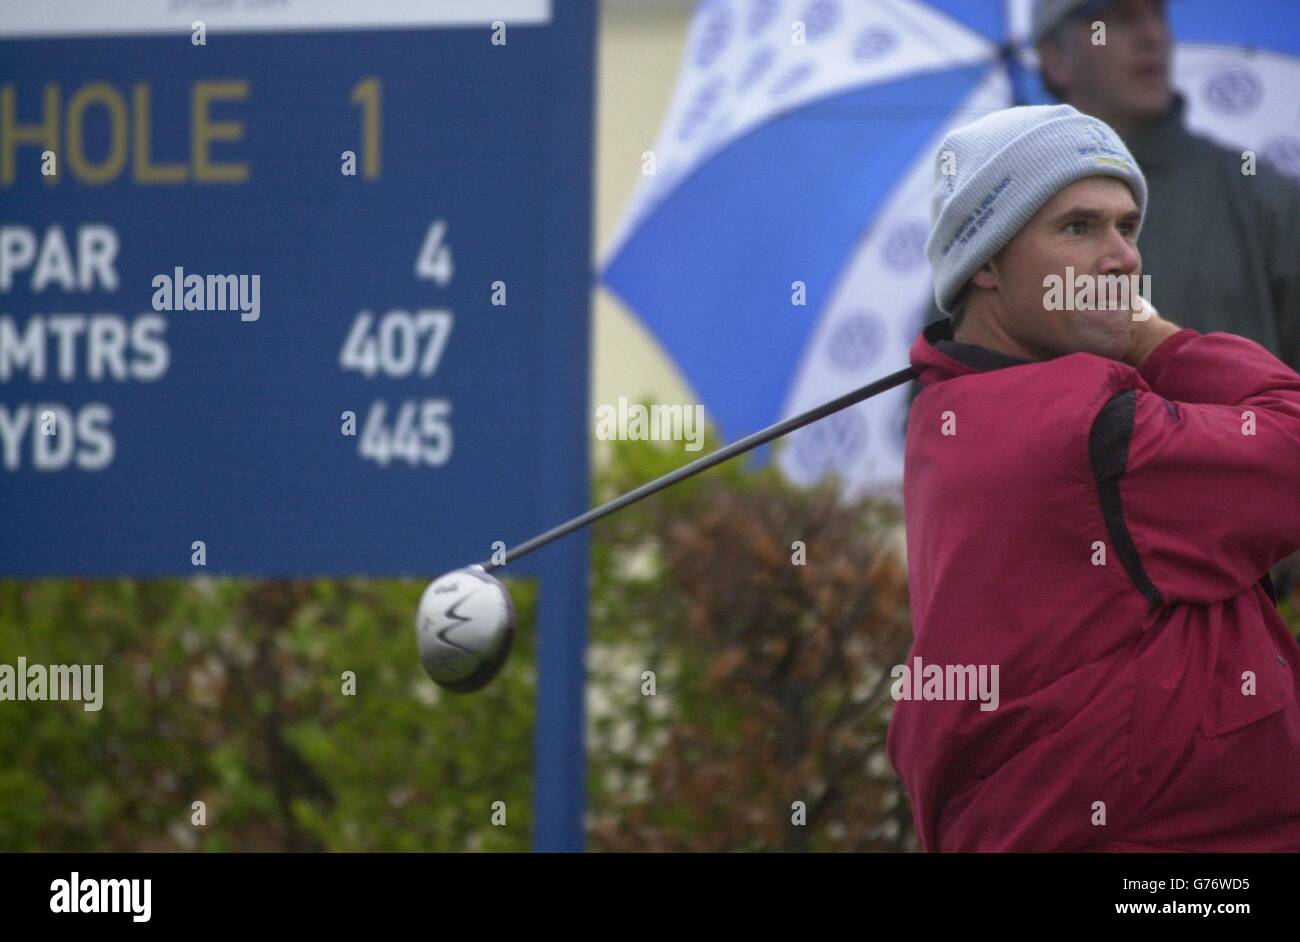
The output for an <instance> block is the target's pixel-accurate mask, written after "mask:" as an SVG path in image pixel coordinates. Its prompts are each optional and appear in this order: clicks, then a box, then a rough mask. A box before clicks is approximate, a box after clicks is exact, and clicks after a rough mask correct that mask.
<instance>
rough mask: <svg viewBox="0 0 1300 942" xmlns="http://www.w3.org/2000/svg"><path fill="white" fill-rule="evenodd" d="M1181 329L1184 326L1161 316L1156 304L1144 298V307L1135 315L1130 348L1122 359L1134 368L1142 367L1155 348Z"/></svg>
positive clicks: (1130, 336) (1129, 343)
mask: <svg viewBox="0 0 1300 942" xmlns="http://www.w3.org/2000/svg"><path fill="white" fill-rule="evenodd" d="M1148 315H1149V316H1148ZM1180 330H1182V328H1181V327H1179V326H1178V325H1177V324H1175V323H1173V322H1172V321H1167V320H1165V319H1164V318H1163V317H1161V316H1160V312H1159V311H1157V310H1156V306H1155V305H1154V304H1152V303H1151V302H1150V301H1145V300H1144V301H1143V302H1142V309H1141V310H1140V311H1138V312H1136V313H1135V314H1134V315H1133V332H1132V333H1131V334H1130V335H1129V342H1128V350H1127V351H1126V352H1125V353H1124V356H1122V357H1120V360H1121V361H1122V362H1124V363H1127V364H1128V365H1129V366H1131V367H1133V368H1134V369H1141V368H1142V364H1143V363H1145V362H1146V359H1147V357H1149V356H1150V355H1151V354H1152V352H1153V351H1154V350H1155V348H1156V347H1158V346H1160V345H1161V344H1162V343H1164V342H1165V341H1166V340H1168V339H1169V338H1170V337H1172V336H1173V335H1174V334H1176V333H1178V331H1180Z"/></svg>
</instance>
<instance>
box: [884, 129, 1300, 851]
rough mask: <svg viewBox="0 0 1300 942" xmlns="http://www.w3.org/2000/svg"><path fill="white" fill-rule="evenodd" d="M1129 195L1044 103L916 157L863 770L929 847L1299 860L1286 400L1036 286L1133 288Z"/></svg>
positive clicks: (1212, 341)
mask: <svg viewBox="0 0 1300 942" xmlns="http://www.w3.org/2000/svg"><path fill="white" fill-rule="evenodd" d="M1146 200H1147V188H1146V183H1145V180H1144V179H1143V176H1142V172H1141V170H1140V169H1139V168H1138V166H1137V164H1136V162H1135V161H1134V160H1133V158H1132V156H1131V155H1130V154H1129V152H1128V150H1127V149H1126V148H1125V146H1124V144H1123V143H1122V142H1121V140H1120V139H1119V137H1118V136H1116V134H1115V133H1114V131H1113V130H1112V129H1111V128H1110V127H1109V126H1107V125H1106V124H1104V123H1103V122H1101V121H1099V120H1097V119H1095V118H1091V117H1088V116H1086V115H1083V114H1081V113H1080V112H1078V111H1076V110H1075V109H1074V108H1072V107H1070V106H1068V105H1060V106H1054V107H1024V108H1012V109H1008V110H1006V111H1001V112H997V113H994V114H991V115H989V116H987V117H985V118H983V119H981V120H979V121H976V122H975V123H973V124H970V125H968V126H966V127H963V128H961V129H959V130H956V131H954V132H952V133H951V134H950V135H948V137H947V139H946V140H945V141H944V142H943V144H942V145H941V146H940V151H939V155H938V160H937V161H936V173H935V190H934V197H933V201H932V205H931V222H932V230H931V234H930V239H929V243H928V246H927V252H928V255H929V258H930V262H931V265H932V266H933V269H934V277H935V297H936V300H937V302H938V305H939V307H940V309H941V310H943V311H944V312H945V313H948V314H950V315H951V317H950V318H949V319H945V320H939V321H935V322H933V323H931V324H929V325H928V326H927V327H926V329H925V331H924V332H923V334H922V336H921V337H919V338H918V339H917V341H916V343H915V344H914V346H913V347H912V353H911V362H912V365H913V366H914V368H915V369H916V371H917V374H918V378H919V380H920V382H921V383H922V385H923V391H922V392H921V393H920V394H919V395H918V396H917V398H916V400H915V402H914V403H913V405H912V413H911V417H910V420H909V423H908V438H907V451H906V460H905V468H906V472H905V474H906V477H905V483H904V507H905V511H906V523H907V549H908V561H909V579H910V588H911V605H912V613H913V626H914V632H915V636H914V642H913V648H912V651H911V654H910V656H909V658H908V663H907V664H906V665H900V666H899V667H898V668H896V669H895V672H894V673H895V678H896V679H895V684H894V690H893V692H894V698H895V700H896V701H897V702H896V704H895V706H894V711H893V716H892V719H891V722H890V728H889V736H888V746H887V751H888V755H889V758H890V761H891V762H892V763H893V765H894V768H895V769H896V770H897V772H898V773H899V775H900V777H901V779H902V781H903V783H904V785H905V786H906V788H907V791H908V794H909V796H910V798H911V802H912V811H913V816H914V820H915V823H916V829H917V832H918V834H919V836H920V839H921V842H922V844H923V846H924V847H925V849H927V850H930V851H1102V850H1105V851H1297V850H1300V700H1298V698H1297V672H1298V671H1300V647H1297V644H1296V641H1295V639H1294V638H1293V637H1292V636H1291V635H1290V634H1289V632H1288V630H1287V628H1286V625H1285V623H1284V622H1283V621H1282V619H1281V617H1280V616H1279V615H1278V613H1277V610H1276V608H1275V605H1274V599H1273V598H1272V586H1271V584H1270V583H1269V582H1268V579H1267V572H1268V569H1269V567H1270V566H1271V565H1272V564H1274V563H1275V562H1277V561H1278V560H1279V559H1282V558H1283V557H1285V556H1287V555H1288V554H1290V553H1292V552H1294V551H1295V550H1297V549H1298V548H1300V375H1297V374H1296V373H1295V372H1294V371H1293V370H1292V369H1291V368H1289V367H1288V366H1286V365H1285V364H1283V363H1282V362H1281V361H1280V360H1278V359H1277V358H1276V357H1274V356H1273V355H1272V354H1271V353H1269V352H1268V351H1267V350H1265V349H1264V348H1263V347H1261V346H1259V345H1258V344H1256V343H1255V342H1253V341H1250V340H1246V339H1244V338H1240V337H1237V336H1233V335H1230V334H1226V333H1217V332H1216V333H1207V334H1201V333H1199V332H1197V331H1195V330H1191V329H1179V328H1178V327H1177V326H1176V325H1175V324H1173V323H1170V322H1169V321H1167V320H1165V319H1163V318H1162V317H1160V316H1159V315H1158V314H1156V313H1155V312H1154V309H1153V308H1150V306H1147V307H1146V308H1144V307H1143V305H1142V302H1141V301H1140V300H1138V299H1133V300H1131V301H1130V302H1129V303H1128V304H1126V305H1125V304H1112V305H1107V304H1104V303H1101V298H1102V295H1101V294H1099V293H1097V292H1086V291H1085V292H1083V293H1082V295H1081V297H1082V299H1083V300H1084V301H1085V302H1087V303H1083V304H1064V305H1063V304H1062V303H1060V300H1061V295H1060V292H1054V291H1053V290H1052V287H1051V286H1060V285H1062V284H1064V288H1065V291H1066V292H1067V293H1068V292H1070V291H1071V290H1072V289H1076V290H1077V288H1078V287H1079V286H1080V285H1083V286H1085V287H1086V286H1087V284H1088V280H1089V279H1097V280H1100V279H1102V278H1103V277H1104V276H1111V278H1112V279H1113V278H1114V276H1119V275H1122V276H1129V275H1139V274H1140V273H1141V265H1142V260H1141V256H1140V255H1139V253H1138V250H1137V247H1136V244H1137V237H1138V233H1139V231H1140V229H1141V225H1142V218H1143V214H1144V212H1145V208H1146ZM1070 269H1072V273H1071V272H1070V271H1069V270H1070ZM1116 280H1117V279H1116ZM1153 292H1154V295H1155V297H1156V298H1158V297H1159V294H1160V286H1159V285H1158V284H1157V285H1154V286H1153ZM1089 299H1091V300H1089ZM1074 300H1079V297H1075V298H1074ZM1108 307H1109V309H1107V308H1108ZM1070 308H1073V309H1070ZM1171 313H1172V314H1173V315H1174V316H1177V312H1171ZM976 677H980V678H983V679H986V680H987V678H992V680H993V683H994V685H995V687H996V689H995V691H994V695H993V696H992V697H991V698H989V697H983V698H980V700H979V701H977V700H976V699H975V690H976V686H977V685H976V683H975V678H976ZM980 686H981V688H982V687H983V685H980Z"/></svg>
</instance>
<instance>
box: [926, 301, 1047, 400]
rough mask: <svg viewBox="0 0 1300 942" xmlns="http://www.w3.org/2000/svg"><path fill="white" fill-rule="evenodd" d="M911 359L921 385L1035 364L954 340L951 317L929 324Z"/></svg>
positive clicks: (1032, 361)
mask: <svg viewBox="0 0 1300 942" xmlns="http://www.w3.org/2000/svg"><path fill="white" fill-rule="evenodd" d="M910 358H911V361H912V366H913V367H915V368H916V371H917V378H918V379H919V380H920V382H921V383H922V385H929V384H930V383H935V382H939V381H941V380H945V379H951V378H952V377H954V376H964V375H966V374H968V373H986V372H989V371H990V370H1000V369H1004V368H1005V367H1009V366H1024V365H1025V364H1027V363H1034V362H1036V361H1034V360H1026V359H1023V358H1021V357H1015V356H1011V355H1010V354H1007V353H1002V352H1000V351H998V350H990V349H989V348H988V347H981V346H979V345H978V344H973V343H959V342H958V341H956V340H953V339H952V318H951V317H945V318H943V319H942V320H937V321H931V322H930V323H928V324H926V325H925V328H924V330H922V331H921V336H919V337H917V338H916V342H915V343H913V344H912V352H911V357H910Z"/></svg>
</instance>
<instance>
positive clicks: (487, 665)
mask: <svg viewBox="0 0 1300 942" xmlns="http://www.w3.org/2000/svg"><path fill="white" fill-rule="evenodd" d="M415 631H416V640H417V642H418V643H419V648H420V661H421V663H423V664H424V669H425V670H426V671H428V673H429V676H430V677H432V678H433V680H434V681H435V682H436V683H437V684H438V685H439V686H440V687H443V688H444V689H446V690H450V691H452V692H453V693H473V692H474V691H475V690H481V689H483V688H484V687H485V686H487V685H488V683H489V682H491V680H492V678H493V677H495V676H496V675H497V673H498V672H499V671H500V670H501V667H502V665H503V664H505V662H506V658H507V657H508V656H509V655H510V647H511V645H512V644H513V642H514V633H515V608H514V604H513V603H512V602H511V600H510V593H509V592H507V591H506V587H505V586H504V585H503V584H502V583H501V581H500V580H499V579H496V578H494V577H493V576H491V575H489V574H488V573H487V572H486V571H485V570H484V569H483V567H482V566H477V565H475V566H468V567H466V568H464V569H454V570H452V571H451V572H448V573H445V574H444V575H441V576H439V577H438V578H437V579H434V580H433V581H432V582H430V583H429V585H428V587H427V588H426V589H425V590H424V594H423V595H422V596H421V597H420V608H419V611H418V613H417V614H416V618H415Z"/></svg>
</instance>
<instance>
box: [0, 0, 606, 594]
mask: <svg viewBox="0 0 1300 942" xmlns="http://www.w3.org/2000/svg"><path fill="white" fill-rule="evenodd" d="M295 17H298V18H299V19H295ZM592 19H593V13H592V10H591V8H590V5H589V4H587V3H573V2H568V3H560V4H555V5H554V7H552V4H551V3H550V2H548V0H507V2H496V3H492V2H477V0H441V2H428V3H409V2H399V0H392V2H365V3H355V2H352V3H340V2H334V0H325V2H320V3H314V4H311V5H306V4H301V3H289V2H275V3H272V2H266V0H257V2H252V0H242V2H234V0H232V2H229V3H221V4H212V3H197V2H193V0H140V2H132V3H101V2H98V0H93V2H85V3H76V2H73V3H60V4H47V3H36V2H33V3H7V4H5V5H4V7H3V8H2V9H0V62H2V63H3V66H0V69H2V71H0V207H2V209H0V526H2V527H3V530H4V533H3V538H2V539H0V575H22V576H38V575H60V574H62V575H84V576H99V575H112V574H132V575H141V576H162V575H181V574H193V573H194V572H195V564H196V561H198V560H199V558H200V557H201V559H202V561H203V562H204V563H205V564H206V565H205V568H204V569H203V570H200V571H204V572H208V573H231V574H252V575H268V576H309V575H317V574H375V575H381V574H382V575H401V574H412V575H415V574H423V575H427V574H430V573H436V572H438V571H441V570H443V569H448V568H452V567H455V566H458V565H463V564H465V563H468V562H473V561H477V560H481V559H485V558H487V557H488V556H490V555H491V545H492V543H493V542H494V541H497V540H500V541H503V542H505V543H508V544H513V543H514V542H516V541H517V540H519V539H520V538H522V537H524V536H527V535H529V534H531V533H534V532H536V531H538V530H541V529H545V528H546V527H547V526H550V525H552V524H554V523H555V522H557V521H558V520H562V519H564V517H566V516H568V515H570V514H571V513H574V512H580V511H581V510H582V509H585V500H586V497H587V494H586V476H585V451H586V431H585V426H586V423H585V420H584V416H585V412H586V406H587V388H586V377H587V371H588V360H587V357H588V349H587V311H588V291H589V285H590V274H589V273H590V262H589V232H588V230H589V227H590V202H589V188H590V150H591V87H590V83H591V60H592V49H591V45H592ZM575 498H576V499H575ZM200 544H201V547H200Z"/></svg>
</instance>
